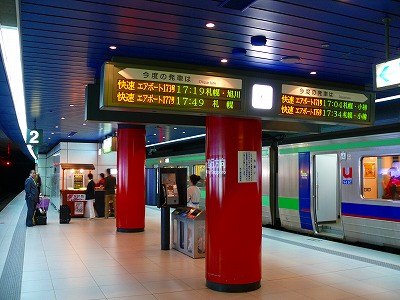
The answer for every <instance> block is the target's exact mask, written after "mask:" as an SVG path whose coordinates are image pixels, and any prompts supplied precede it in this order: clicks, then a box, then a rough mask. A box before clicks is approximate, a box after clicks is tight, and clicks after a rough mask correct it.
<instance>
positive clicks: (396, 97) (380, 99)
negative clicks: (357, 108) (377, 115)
mask: <svg viewBox="0 0 400 300" xmlns="http://www.w3.org/2000/svg"><path fill="white" fill-rule="evenodd" d="M395 99H400V95H394V96H390V97H385V98H379V99H376V100H375V103H378V102H385V101H390V100H395Z"/></svg>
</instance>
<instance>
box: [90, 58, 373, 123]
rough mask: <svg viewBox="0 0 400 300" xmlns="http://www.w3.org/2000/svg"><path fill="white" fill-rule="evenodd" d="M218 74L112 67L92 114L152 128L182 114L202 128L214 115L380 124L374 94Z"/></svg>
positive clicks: (174, 67) (170, 67)
mask: <svg viewBox="0 0 400 300" xmlns="http://www.w3.org/2000/svg"><path fill="white" fill-rule="evenodd" d="M143 63H145V62H143ZM212 70H213V71H210V72H207V70H206V69H205V67H204V66H203V67H199V66H195V65H193V66H188V65H180V64H173V63H171V64H169V63H167V62H163V63H160V64H157V65H156V64H155V63H154V65H153V64H152V62H151V61H150V62H149V61H148V62H147V65H142V64H141V61H140V60H137V61H135V63H122V62H106V63H104V65H103V67H102V78H101V85H100V97H99V96H98V95H95V94H94V93H93V98H95V100H92V97H90V95H89V94H88V95H87V99H88V100H87V102H88V103H89V101H92V102H91V105H93V107H95V108H91V107H90V108H91V109H92V110H93V111H94V112H91V114H92V115H95V116H96V117H97V119H96V120H102V119H101V118H100V117H98V116H100V115H101V116H103V118H104V116H105V114H104V113H105V112H106V111H113V112H112V113H111V115H112V116H113V117H121V118H122V122H130V121H132V120H129V117H128V116H125V115H124V114H125V112H129V113H131V112H132V113H134V114H136V115H135V119H136V120H137V122H138V123H146V122H149V123H150V121H148V120H150V119H151V120H152V121H151V123H154V122H155V119H156V122H158V121H159V123H163V124H174V121H175V120H174V118H173V117H171V115H172V114H176V115H177V114H179V115H180V117H179V122H187V123H188V124H191V123H192V122H193V119H195V121H196V122H197V124H201V126H203V124H205V120H203V119H202V117H206V116H208V115H228V116H234V117H245V118H260V119H261V120H266V121H270V120H272V121H276V122H279V121H282V120H284V121H285V120H287V119H288V118H290V119H291V120H290V121H291V122H303V121H306V122H308V123H314V124H347V125H372V124H373V122H374V117H375V116H374V113H375V103H374V100H375V98H374V97H375V96H374V93H371V92H365V91H363V90H353V89H351V90H349V89H346V88H343V90H341V89H340V88H330V87H328V86H310V84H309V83H307V82H304V83H299V82H297V81H291V80H289V79H288V80H285V81H282V80H278V79H276V78H273V76H272V77H266V75H265V74H264V75H263V74H256V73H250V72H243V73H239V72H237V71H233V70H232V71H231V72H232V73H229V71H226V70H224V71H219V70H216V69H215V68H214V69H212ZM288 78H289V77H288ZM336 86H338V84H336ZM343 86H348V85H345V84H343ZM98 99H100V100H98ZM92 103H93V104H92ZM95 109H96V111H95ZM88 111H89V109H88ZM120 112H122V113H120ZM156 114H158V115H156ZM181 116H182V117H181ZM107 117H109V115H107ZM193 117H194V118H193ZM186 119H187V120H186Z"/></svg>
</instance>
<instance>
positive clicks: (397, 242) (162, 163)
mask: <svg viewBox="0 0 400 300" xmlns="http://www.w3.org/2000/svg"><path fill="white" fill-rule="evenodd" d="M271 151H272V149H271V147H263V149H262V199H261V200H262V224H263V225H264V226H273V227H279V228H282V229H286V230H290V231H294V232H300V233H305V234H310V235H315V236H321V237H327V238H332V239H335V240H342V241H346V242H351V243H356V242H357V243H363V244H368V245H376V246H382V247H386V248H390V249H396V250H397V249H400V133H396V132H394V133H393V132H392V133H379V134H371V135H362V136H349V137H341V138H335V139H325V140H319V141H310V142H297V143H286V144H285V143H281V144H279V145H278V147H277V166H274V167H273V168H272V167H271V161H273V160H271V159H270V154H271V153H270V152H271ZM146 164H147V167H186V168H187V170H188V176H189V175H190V173H197V174H199V175H200V176H201V177H202V178H203V182H202V185H201V187H200V189H201V191H202V199H201V208H206V204H205V194H206V193H205V185H206V183H205V180H206V174H205V172H206V170H205V154H204V153H200V154H193V155H185V156H177V157H169V158H154V159H152V158H150V159H147V161H146ZM274 173H276V175H274ZM273 176H276V179H275V180H274V181H276V185H275V186H274V185H271V180H272V177H273ZM274 189H276V191H274Z"/></svg>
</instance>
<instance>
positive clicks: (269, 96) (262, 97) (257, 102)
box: [251, 84, 274, 109]
mask: <svg viewBox="0 0 400 300" xmlns="http://www.w3.org/2000/svg"><path fill="white" fill-rule="evenodd" d="M273 91H274V90H273V88H272V86H270V85H265V84H254V85H253V94H252V97H251V105H252V106H253V107H254V108H258V109H271V108H272V102H273Z"/></svg>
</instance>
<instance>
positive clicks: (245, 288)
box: [206, 280, 261, 293]
mask: <svg viewBox="0 0 400 300" xmlns="http://www.w3.org/2000/svg"><path fill="white" fill-rule="evenodd" d="M206 286H207V287H208V288H209V289H211V290H214V291H217V292H224V293H245V292H251V291H254V290H257V289H259V288H260V287H261V282H260V281H257V282H253V283H247V284H224V283H216V282H212V281H208V280H207V282H206Z"/></svg>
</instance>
